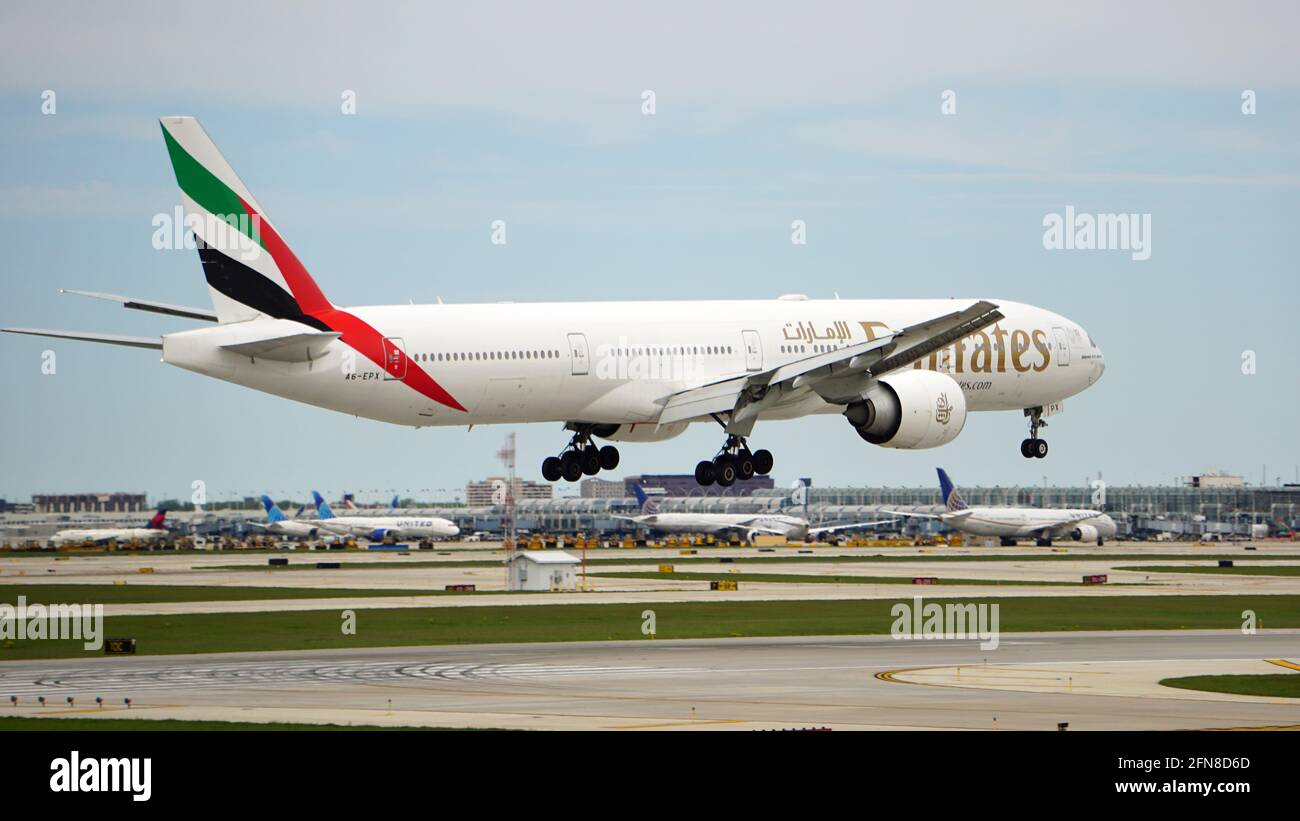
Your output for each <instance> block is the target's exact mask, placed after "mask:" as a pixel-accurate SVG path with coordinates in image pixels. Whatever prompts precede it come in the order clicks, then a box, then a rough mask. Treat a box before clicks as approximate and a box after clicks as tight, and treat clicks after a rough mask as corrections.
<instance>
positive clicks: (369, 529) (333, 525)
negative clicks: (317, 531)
mask: <svg viewBox="0 0 1300 821" xmlns="http://www.w3.org/2000/svg"><path fill="white" fill-rule="evenodd" d="M311 497H312V499H313V500H315V502H316V512H317V514H319V516H320V519H319V520H318V521H317V524H318V525H320V526H321V527H323V528H324V529H325V530H327V531H329V532H330V533H334V534H336V535H339V536H362V537H364V538H367V539H369V540H370V541H372V542H382V541H383V540H384V539H386V538H388V537H389V536H392V537H393V538H395V539H438V538H449V537H452V536H458V535H460V528H459V527H456V525H455V524H454V523H453V522H451V521H449V520H447V519H443V518H441V517H438V516H335V515H334V511H332V510H330V506H329V502H326V501H325V499H324V498H322V497H321V495H320V494H319V493H317V492H316V491H314V490H313V491H312V492H311Z"/></svg>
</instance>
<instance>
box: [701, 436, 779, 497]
mask: <svg viewBox="0 0 1300 821" xmlns="http://www.w3.org/2000/svg"><path fill="white" fill-rule="evenodd" d="M773 462H774V460H773V458H772V452H771V451H769V450H763V449H759V450H756V451H750V449H749V444H748V443H747V442H746V441H745V437H743V436H736V435H734V434H732V435H729V436H728V437H727V441H726V443H724V444H723V446H722V449H721V450H719V451H718V454H717V455H716V456H714V457H713V458H712V459H706V460H704V461H702V462H700V463H699V464H698V465H696V466H695V481H696V482H698V483H699V484H701V485H706V486H707V485H711V484H713V483H715V482H716V483H717V484H718V485H719V486H720V487H731V486H732V485H734V484H735V483H736V480H738V479H739V480H740V481H742V482H743V481H746V480H748V479H752V478H753V477H754V474H756V473H757V474H760V475H766V474H768V473H770V472H771V471H772V464H773Z"/></svg>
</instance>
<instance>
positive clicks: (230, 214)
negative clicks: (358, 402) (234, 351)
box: [161, 117, 465, 411]
mask: <svg viewBox="0 0 1300 821" xmlns="http://www.w3.org/2000/svg"><path fill="white" fill-rule="evenodd" d="M161 122H162V132H163V140H164V141H165V142H166V145H167V154H168V156H169V157H170V158H171V162H172V170H173V171H175V172H176V184H177V185H178V186H179V187H180V190H181V203H182V207H183V209H184V215H185V227H186V229H187V230H188V231H190V232H191V233H193V235H194V242H195V246H196V248H197V249H198V252H199V259H200V261H201V262H202V264H203V276H204V277H205V278H206V279H207V282H208V288H209V290H210V291H211V294H212V305H213V308H214V310H215V319H216V321H217V322H219V323H222V324H226V323H240V322H244V321H247V320H253V319H263V318H268V317H269V318H271V319H278V320H286V321H289V322H293V323H297V324H298V326H300V327H298V328H293V327H291V326H290V327H285V328H284V329H283V333H282V335H281V336H278V337H276V336H271V337H269V338H259V339H254V340H250V342H249V344H248V345H247V346H246V350H247V351H248V352H250V353H251V352H258V353H261V354H262V355H263V356H264V357H266V358H268V359H276V358H277V354H278V355H279V358H281V359H284V360H285V361H298V358H299V356H300V352H302V353H303V354H305V355H306V356H308V357H309V358H310V357H311V356H312V355H313V354H319V353H320V352H322V351H323V350H324V348H325V347H326V346H328V345H329V344H330V343H331V342H332V341H333V340H335V339H338V340H339V341H341V342H343V343H344V344H345V345H347V346H348V347H350V348H351V349H353V350H355V351H356V352H357V354H359V355H361V356H364V357H365V358H366V359H368V360H370V361H371V362H373V363H375V364H376V365H377V366H379V367H380V368H381V369H383V370H384V371H385V372H387V373H389V374H392V375H394V376H399V375H400V378H401V380H402V381H404V382H405V383H406V384H407V385H409V386H410V387H411V388H412V389H414V390H416V391H417V392H419V393H421V394H423V395H424V396H426V397H427V398H429V399H431V400H432V401H434V402H437V403H438V404H440V405H444V406H446V407H449V408H453V409H455V410H460V411H464V410H465V409H464V408H463V407H462V406H461V404H460V403H459V402H457V401H456V399H455V398H454V397H453V396H452V395H451V394H450V393H448V392H447V391H446V390H444V389H443V388H442V386H441V385H439V384H438V383H437V382H435V381H434V380H433V378H432V377H430V376H429V375H428V374H427V373H426V372H425V371H424V370H423V369H422V368H421V366H420V365H419V364H418V363H416V362H415V361H413V360H411V359H410V358H409V357H408V356H407V354H406V352H405V351H404V350H403V349H402V348H401V347H400V346H398V345H396V344H394V342H393V340H391V339H387V338H385V337H384V335H383V334H381V333H380V332H379V331H378V330H376V329H375V328H374V327H372V326H371V325H370V324H368V323H367V322H365V321H364V320H362V319H360V318H359V317H357V316H356V315H355V314H352V313H349V312H348V311H346V310H343V309H341V308H338V307H336V306H335V305H333V304H332V303H331V302H330V301H329V300H328V299H326V297H325V294H324V293H323V292H322V291H321V289H320V286H318V285H317V284H316V281H315V280H313V279H312V278H311V275H310V274H309V273H307V268H306V267H305V266H304V265H303V264H302V262H300V261H299V259H298V257H297V256H296V255H295V254H294V253H293V251H292V250H291V249H290V248H289V246H288V244H287V243H286V242H285V241H284V240H283V239H282V238H281V237H280V234H279V232H277V231H276V230H275V226H274V225H272V224H271V221H270V220H269V219H268V218H267V216H266V212H265V211H263V210H262V206H261V205H260V204H258V202H257V200H256V198H254V197H253V194H252V192H251V191H249V190H248V188H247V186H245V185H244V183H243V181H242V180H240V179H239V175H238V174H236V173H235V171H234V169H233V168H231V167H230V164H229V163H228V162H226V159H225V157H223V156H222V155H221V152H220V151H218V150H217V146H216V144H214V143H213V142H212V139H211V138H210V137H208V134H207V132H206V131H204V130H203V126H201V125H199V121H198V120H196V119H194V118H193V117H164V118H163V119H162V121H161ZM301 326H305V327H301ZM268 330H270V329H268ZM227 347H233V346H227ZM285 349H287V350H285ZM239 352H243V351H239Z"/></svg>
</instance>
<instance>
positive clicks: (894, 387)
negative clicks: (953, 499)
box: [844, 369, 966, 450]
mask: <svg viewBox="0 0 1300 821" xmlns="http://www.w3.org/2000/svg"><path fill="white" fill-rule="evenodd" d="M844 416H845V417H846V418H847V419H848V420H849V424H851V425H853V428H854V429H855V430H856V431H857V432H858V435H859V436H861V437H862V438H863V439H864V440H866V441H868V442H870V443H871V444H873V445H880V446H881V447H886V448H908V449H917V450H919V449H921V448H934V447H938V446H939V445H946V444H948V443H949V442H951V441H952V440H954V439H956V438H957V434H959V433H961V429H962V428H963V427H965V426H966V396H965V395H964V394H963V393H962V392H961V386H960V385H958V384H957V382H956V380H954V379H953V378H952V377H951V376H948V375H947V374H944V373H939V372H937V371H927V370H919V369H918V370H908V371H903V372H902V373H897V374H891V375H890V376H886V377H884V378H882V379H877V380H876V381H875V382H874V383H872V385H871V387H870V388H868V389H867V392H866V393H865V394H864V395H863V397H862V399H861V400H860V401H857V402H853V403H851V404H850V405H849V406H848V407H846V408H845V409H844Z"/></svg>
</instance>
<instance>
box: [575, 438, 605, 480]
mask: <svg viewBox="0 0 1300 821" xmlns="http://www.w3.org/2000/svg"><path fill="white" fill-rule="evenodd" d="M579 463H580V464H581V465H582V472H583V473H585V474H586V475H588V476H595V475H596V474H597V473H600V451H599V450H597V449H596V446H595V445H587V447H586V448H584V449H583V451H582V455H581V456H580V457H579Z"/></svg>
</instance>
